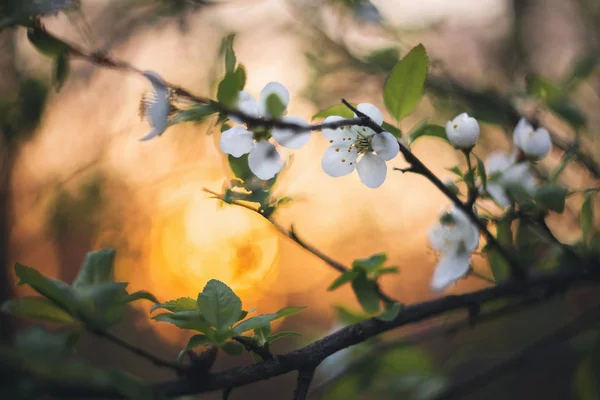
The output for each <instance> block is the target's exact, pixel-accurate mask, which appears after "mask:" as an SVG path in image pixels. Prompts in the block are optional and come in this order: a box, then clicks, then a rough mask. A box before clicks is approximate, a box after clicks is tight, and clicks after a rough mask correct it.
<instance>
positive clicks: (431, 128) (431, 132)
mask: <svg viewBox="0 0 600 400" xmlns="http://www.w3.org/2000/svg"><path fill="white" fill-rule="evenodd" d="M423 137H434V138H438V139H442V140H443V141H445V142H446V143H450V142H449V141H448V135H446V129H445V128H444V127H443V126H439V125H433V124H428V123H427V120H425V121H421V122H420V123H419V124H418V125H417V126H415V127H414V129H413V130H412V131H411V132H410V134H409V138H410V142H411V143H414V142H415V141H416V140H417V139H420V138H423Z"/></svg>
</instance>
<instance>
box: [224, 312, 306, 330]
mask: <svg viewBox="0 0 600 400" xmlns="http://www.w3.org/2000/svg"><path fill="white" fill-rule="evenodd" d="M305 308H306V307H286V308H282V309H281V310H279V311H277V312H276V313H273V314H261V315H258V316H256V317H252V318H248V319H247V320H245V321H242V322H240V323H239V324H237V325H236V326H234V327H233V331H234V332H235V333H236V334H237V335H241V334H242V333H244V332H247V331H251V330H254V329H259V328H261V327H263V326H265V325H267V324H270V323H271V322H272V321H275V320H276V319H279V318H283V317H287V316H289V315H292V314H295V313H297V312H299V311H302V310H304V309H305Z"/></svg>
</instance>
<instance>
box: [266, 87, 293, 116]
mask: <svg viewBox="0 0 600 400" xmlns="http://www.w3.org/2000/svg"><path fill="white" fill-rule="evenodd" d="M272 94H275V95H277V97H279V99H280V100H281V102H282V103H283V105H284V106H285V108H287V106H288V104H290V92H289V91H288V90H287V88H286V87H285V86H283V85H282V84H281V83H279V82H269V83H267V84H266V85H265V87H264V88H263V90H261V92H260V95H259V97H258V111H259V113H260V115H262V116H264V117H270V116H271V114H270V113H269V109H268V108H267V99H268V98H269V96H270V95H272Z"/></svg>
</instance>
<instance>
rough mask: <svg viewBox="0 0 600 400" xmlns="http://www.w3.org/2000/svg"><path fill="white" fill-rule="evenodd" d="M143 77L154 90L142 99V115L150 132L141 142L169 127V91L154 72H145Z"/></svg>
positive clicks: (158, 134)
mask: <svg viewBox="0 0 600 400" xmlns="http://www.w3.org/2000/svg"><path fill="white" fill-rule="evenodd" d="M143 75H144V76H145V77H146V78H147V79H148V80H149V81H150V83H151V84H152V88H153V89H154V90H153V92H152V95H151V96H149V97H148V98H145V99H142V113H143V115H144V116H145V117H146V119H147V120H148V123H149V124H150V126H151V127H152V130H151V131H150V132H149V133H147V134H146V136H144V137H143V138H141V139H140V140H141V141H145V140H150V139H152V138H155V137H157V136H160V135H162V134H163V132H164V131H165V130H166V129H167V128H168V126H169V111H170V109H171V102H170V101H169V89H168V88H167V87H166V85H165V82H164V80H163V79H162V78H161V76H160V75H158V74H157V73H156V72H152V71H146V72H144V73H143Z"/></svg>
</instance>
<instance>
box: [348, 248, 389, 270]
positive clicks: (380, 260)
mask: <svg viewBox="0 0 600 400" xmlns="http://www.w3.org/2000/svg"><path fill="white" fill-rule="evenodd" d="M386 261H387V254H385V253H377V254H373V255H372V256H370V257H367V258H359V259H356V260H354V262H352V268H360V269H362V270H364V271H366V272H367V273H369V272H374V271H375V270H377V269H378V268H381V267H383V264H385V262H386Z"/></svg>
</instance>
